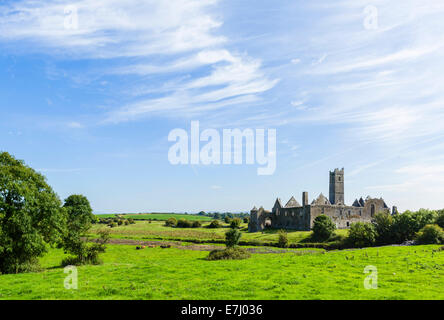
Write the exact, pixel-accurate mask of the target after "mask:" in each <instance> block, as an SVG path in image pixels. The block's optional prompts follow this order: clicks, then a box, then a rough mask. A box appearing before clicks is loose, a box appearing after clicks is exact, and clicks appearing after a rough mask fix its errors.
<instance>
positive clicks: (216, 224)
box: [208, 220, 222, 229]
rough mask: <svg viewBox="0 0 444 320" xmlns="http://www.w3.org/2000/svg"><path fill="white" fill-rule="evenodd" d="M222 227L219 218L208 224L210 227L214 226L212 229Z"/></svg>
mask: <svg viewBox="0 0 444 320" xmlns="http://www.w3.org/2000/svg"><path fill="white" fill-rule="evenodd" d="M220 227H222V224H221V223H220V221H219V220H213V221H211V223H210V225H209V226H208V228H212V229H216V228H220Z"/></svg>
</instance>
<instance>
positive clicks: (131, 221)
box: [128, 218, 136, 224]
mask: <svg viewBox="0 0 444 320" xmlns="http://www.w3.org/2000/svg"><path fill="white" fill-rule="evenodd" d="M128 221H129V223H130V224H135V223H136V222H135V221H134V219H133V218H129V219H128Z"/></svg>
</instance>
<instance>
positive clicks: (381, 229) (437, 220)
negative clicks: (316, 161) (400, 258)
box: [310, 209, 444, 248]
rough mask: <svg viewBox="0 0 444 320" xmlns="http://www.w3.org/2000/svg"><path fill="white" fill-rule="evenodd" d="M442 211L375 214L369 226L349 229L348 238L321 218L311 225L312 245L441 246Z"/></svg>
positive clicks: (354, 225)
mask: <svg viewBox="0 0 444 320" xmlns="http://www.w3.org/2000/svg"><path fill="white" fill-rule="evenodd" d="M443 228H444V210H438V211H435V210H427V209H420V210H418V211H405V212H404V213H402V214H396V215H390V214H387V213H382V212H381V213H378V214H376V216H375V218H374V219H373V220H372V222H355V223H352V224H351V226H350V230H349V233H348V236H347V237H342V238H341V237H340V236H338V235H336V234H335V233H334V231H335V229H336V226H335V224H334V223H333V221H332V220H331V218H330V217H328V216H326V215H320V216H318V217H316V218H315V220H314V223H313V234H312V237H311V239H310V240H311V241H318V242H328V241H330V242H332V241H336V242H337V243H336V244H337V245H338V246H339V247H344V248H346V247H356V248H362V247H371V246H379V245H391V244H402V243H405V242H406V241H412V242H413V243H415V244H443V243H444V231H443Z"/></svg>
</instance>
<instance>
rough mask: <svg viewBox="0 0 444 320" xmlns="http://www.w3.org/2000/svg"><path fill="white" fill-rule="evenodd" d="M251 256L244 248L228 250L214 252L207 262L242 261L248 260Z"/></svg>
mask: <svg viewBox="0 0 444 320" xmlns="http://www.w3.org/2000/svg"><path fill="white" fill-rule="evenodd" d="M250 256H251V254H250V253H249V252H248V251H247V250H245V249H243V248H226V249H225V250H213V251H211V252H210V254H209V255H208V257H207V260H241V259H248V258H249V257H250Z"/></svg>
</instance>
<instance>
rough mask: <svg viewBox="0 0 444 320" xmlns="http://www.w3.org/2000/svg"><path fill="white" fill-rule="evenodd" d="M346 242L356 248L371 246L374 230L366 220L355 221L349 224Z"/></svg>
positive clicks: (374, 237) (374, 235)
mask: <svg viewBox="0 0 444 320" xmlns="http://www.w3.org/2000/svg"><path fill="white" fill-rule="evenodd" d="M347 242H348V244H349V245H350V246H353V247H356V248H364V247H371V246H372V245H374V244H375V242H376V230H375V227H374V226H373V224H371V223H368V222H355V223H352V224H351V227H350V230H349V233H348V238H347Z"/></svg>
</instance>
